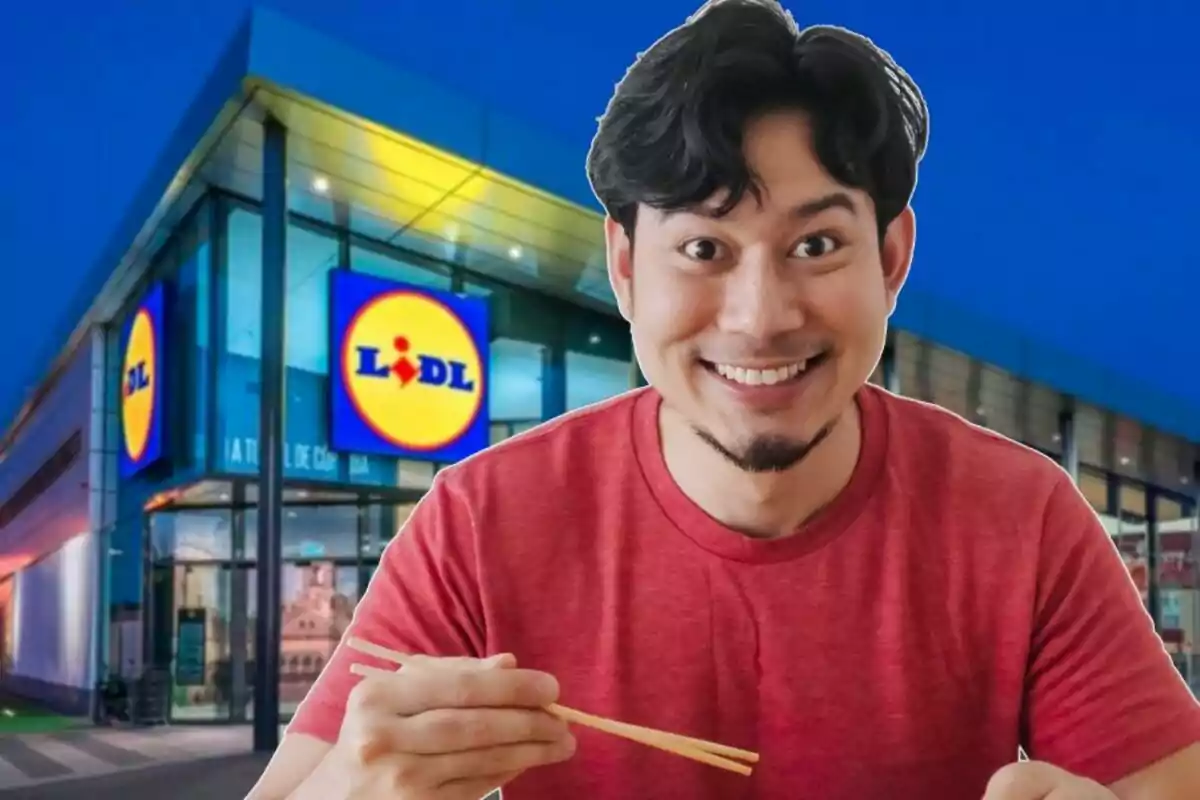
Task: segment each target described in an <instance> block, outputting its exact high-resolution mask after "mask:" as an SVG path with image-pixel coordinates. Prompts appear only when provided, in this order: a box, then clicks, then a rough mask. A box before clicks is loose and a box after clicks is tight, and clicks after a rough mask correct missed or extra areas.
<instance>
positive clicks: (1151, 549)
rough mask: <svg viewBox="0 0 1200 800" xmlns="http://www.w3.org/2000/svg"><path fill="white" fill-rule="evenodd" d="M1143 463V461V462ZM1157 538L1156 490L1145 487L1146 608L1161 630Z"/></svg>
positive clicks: (1160, 560)
mask: <svg viewBox="0 0 1200 800" xmlns="http://www.w3.org/2000/svg"><path fill="white" fill-rule="evenodd" d="M1143 463H1144V462H1143ZM1160 546H1161V543H1160V541H1159V538H1158V490H1157V489H1155V488H1154V487H1153V486H1147V487H1146V572H1147V581H1146V610H1147V611H1149V612H1150V619H1152V620H1154V628H1155V630H1157V631H1159V632H1161V631H1162V570H1161V568H1160V566H1159V565H1160V564H1161V563H1162V554H1161V551H1160Z"/></svg>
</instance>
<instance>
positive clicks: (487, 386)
mask: <svg viewBox="0 0 1200 800" xmlns="http://www.w3.org/2000/svg"><path fill="white" fill-rule="evenodd" d="M295 53H303V54H304V57H303V58H296V57H294V54H295ZM583 157H584V152H583V151H582V149H581V148H579V147H568V146H566V145H564V144H562V143H560V142H558V141H556V140H554V139H552V138H550V137H548V136H545V135H543V134H542V133H540V132H538V131H536V130H533V129H531V128H529V127H527V126H525V125H524V124H522V123H521V122H520V121H518V120H515V119H510V118H507V117H505V116H504V115H503V114H500V113H498V112H496V111H494V110H492V109H490V108H487V107H484V106H483V105H481V104H478V103H475V102H473V101H472V100H470V99H468V98H466V97H461V96H458V95H456V94H455V93H453V92H450V91H448V90H445V89H443V88H440V87H439V86H436V85H433V84H431V83H429V82H428V81H426V80H425V79H423V78H419V77H416V76H414V75H410V74H405V73H402V72H400V71H397V70H396V69H394V68H392V67H390V66H388V65H385V64H381V63H379V62H376V61H374V60H371V59H370V58H368V57H367V56H365V55H362V54H359V53H357V52H355V51H353V50H351V49H349V48H347V47H346V46H344V45H342V44H340V43H338V42H334V41H331V40H327V39H325V38H324V37H323V36H321V35H319V34H317V33H314V32H312V31H310V30H307V29H305V28H302V27H300V26H298V25H296V24H294V23H293V22H291V21H289V20H287V19H285V18H283V17H279V16H276V15H274V14H272V13H266V12H256V13H255V14H254V15H253V16H252V17H251V18H250V19H249V20H248V22H247V24H246V25H245V27H244V28H243V29H242V30H241V32H240V33H239V35H238V36H237V37H236V39H235V40H234V41H233V42H232V43H231V44H230V46H229V48H228V50H227V51H226V54H225V56H224V58H223V60H222V62H221V63H220V64H219V66H218V68H217V69H216V70H215V72H214V73H213V76H212V78H211V79H210V81H209V82H208V84H207V86H206V88H205V90H204V92H203V93H202V95H201V96H200V97H199V98H198V99H197V100H196V101H195V103H194V105H193V106H192V109H191V111H190V112H189V114H188V116H187V118H186V119H184V120H183V121H182V123H181V124H180V126H179V129H178V132H177V135H176V137H175V138H174V140H173V141H172V143H171V144H170V145H169V146H168V148H167V150H166V152H165V153H164V154H163V156H162V158H161V159H160V162H159V166H158V168H157V170H156V172H155V173H154V174H153V175H151V176H150V178H149V180H148V183H147V184H146V187H145V189H144V191H143V193H142V195H141V197H140V199H139V201H138V202H137V203H135V204H134V206H133V207H132V208H131V209H130V210H129V212H128V215H127V218H126V224H125V225H124V226H123V227H122V228H121V229H120V230H118V231H117V232H116V233H115V234H114V238H113V244H112V246H111V248H110V249H109V250H108V252H106V253H105V254H103V256H102V257H101V258H100V260H99V261H98V262H97V264H96V266H95V268H94V269H93V271H92V272H91V273H90V274H89V276H88V278H87V282H86V283H85V286H84V291H83V292H82V293H81V295H80V299H79V302H78V304H77V308H76V309H75V312H76V313H75V314H74V316H73V318H72V319H71V322H72V325H73V327H72V328H71V329H70V330H64V331H61V336H60V338H59V339H57V340H55V341H54V342H53V345H54V347H55V348H56V352H57V357H56V358H55V359H54V361H53V366H52V369H50V370H49V372H48V374H47V375H46V376H45V379H44V380H43V381H42V383H41V384H40V385H39V387H38V389H37V391H36V392H35V393H34V394H33V395H32V396H31V397H30V398H29V400H28V402H27V403H26V404H25V406H24V408H22V410H21V411H20V413H19V414H18V415H17V417H16V419H14V420H13V421H12V422H11V425H10V426H9V428H8V430H7V434H6V436H5V438H4V440H3V443H2V448H0V452H2V456H0V458H2V459H3V460H2V461H0V606H2V608H3V617H2V620H3V624H2V627H0V635H2V640H3V675H2V682H3V685H4V686H5V687H6V688H8V689H9V690H11V691H16V692H21V693H26V694H28V695H31V696H35V697H39V698H42V699H45V700H48V701H50V702H52V703H55V704H57V705H59V706H61V707H63V708H65V709H74V710H78V711H81V712H86V711H87V710H88V709H90V708H92V706H93V702H94V693H95V687H96V685H97V682H98V681H100V680H101V679H102V678H104V677H105V676H107V675H113V674H118V675H128V676H133V675H137V674H140V673H142V672H143V671H144V670H147V669H156V670H159V671H163V672H165V674H168V675H169V676H170V680H171V686H172V688H171V703H170V710H169V713H170V716H171V718H172V719H174V720H176V721H196V722H200V721H204V722H239V721H245V720H247V719H248V718H249V717H250V716H251V715H252V714H253V713H254V709H255V708H256V705H255V703H254V697H255V687H256V685H258V686H259V690H260V691H259V693H260V694H263V693H266V694H268V695H271V696H273V697H276V698H277V701H278V704H279V706H280V707H281V709H282V713H283V715H284V716H285V717H286V715H287V713H288V712H289V710H290V709H292V708H294V707H295V704H296V703H297V702H298V701H299V700H300V699H301V698H302V697H303V696H304V694H305V692H306V690H307V688H308V687H309V686H310V685H311V683H312V681H313V680H314V678H315V677H316V675H317V674H318V672H319V671H320V669H321V667H322V666H323V664H324V662H325V660H326V658H327V657H328V656H329V654H330V652H331V650H332V649H333V647H334V645H335V643H336V642H337V641H338V639H339V638H340V636H341V634H342V631H343V630H344V629H345V627H346V625H347V624H348V622H349V621H350V617H351V614H352V611H353V609H354V606H355V603H356V601H357V599H358V598H359V597H360V596H361V594H362V592H363V590H364V588H365V587H366V585H367V582H368V581H369V580H370V578H371V575H372V572H373V570H374V568H375V565H376V563H377V562H378V559H379V556H380V553H381V551H382V549H383V547H384V545H385V544H386V542H387V541H388V539H389V538H390V537H391V536H392V535H393V533H394V532H395V531H396V529H397V527H398V526H399V525H400V524H401V523H402V521H403V520H404V518H405V516H406V515H407V514H408V513H409V512H410V511H411V509H412V507H413V504H414V503H415V502H416V501H417V500H418V499H419V498H420V497H421V496H422V493H423V492H425V491H426V489H427V488H428V487H429V485H430V481H431V480H432V478H433V476H434V474H435V473H436V471H437V470H438V469H439V468H440V467H442V466H443V465H446V464H449V463H453V462H455V461H457V460H459V459H461V458H464V457H466V456H468V455H470V454H471V453H472V452H475V451H477V450H479V449H481V448H483V447H486V446H487V445H488V444H489V443H490V442H496V441H499V440H502V439H504V438H506V437H508V436H511V435H513V434H515V433H518V432H520V431H523V430H525V429H527V428H529V427H531V426H533V425H536V424H538V423H539V422H541V421H543V420H546V419H549V418H552V417H554V416H556V415H559V414H562V413H564V412H567V411H570V410H572V409H576V408H579V407H581V406H584V405H587V404H589V403H592V402H595V401H597V400H600V399H602V398H606V397H610V396H612V395H615V394H618V393H620V392H623V391H626V390H627V389H629V388H630V387H631V386H635V385H637V384H638V383H639V380H640V377H639V373H638V371H637V369H636V367H635V365H634V360H633V357H632V353H631V347H630V337H629V333H628V329H627V326H626V325H625V324H624V323H623V321H622V320H621V319H620V317H619V316H618V315H617V313H616V310H615V307H614V303H613V300H612V297H611V294H610V290H609V288H608V283H607V278H606V275H605V268H604V249H603V231H602V218H601V216H600V213H599V212H598V210H597V209H596V207H595V204H594V201H593V200H592V199H591V196H590V193H589V192H588V189H587V186H586V183H585V178H584V172H583ZM918 268H919V263H918ZM895 323H896V324H895V330H894V333H893V335H892V338H891V340H890V342H889V346H888V348H887V351H886V354H885V356H884V359H883V361H882V362H881V364H880V366H879V368H878V370H877V371H876V374H875V376H874V378H873V380H875V381H876V382H878V383H881V384H884V385H886V386H887V387H888V388H890V389H892V390H893V391H897V392H900V393H903V394H906V395H910V396H914V397H919V398H922V399H926V400H929V401H932V402H934V403H938V404H940V405H942V406H945V407H947V408H949V409H951V410H953V411H955V412H957V413H958V414H960V415H962V416H964V417H966V418H968V419H970V420H972V421H974V422H976V423H978V424H981V425H985V426H987V427H990V428H993V429H995V430H997V431H999V432H1000V433H1003V434H1005V435H1007V436H1010V437H1012V438H1014V439H1017V440H1020V441H1022V442H1025V443H1027V444H1028V445H1030V446H1032V447H1035V448H1037V449H1039V450H1041V451H1043V452H1045V453H1047V454H1049V455H1050V456H1052V457H1053V458H1055V459H1058V460H1059V461H1060V462H1061V463H1062V464H1063V466H1064V467H1065V468H1066V469H1068V470H1069V471H1070V472H1071V473H1073V474H1074V475H1075V477H1076V479H1077V480H1078V483H1079V485H1080V487H1081V488H1082V490H1083V493H1084V494H1085V495H1086V496H1087V498H1088V499H1089V500H1090V501H1091V503H1092V504H1093V506H1094V507H1095V509H1096V511H1097V513H1098V514H1099V515H1100V516H1101V518H1102V519H1103V521H1104V524H1105V525H1106V527H1107V528H1108V530H1109V532H1110V533H1111V534H1112V536H1113V537H1114V540H1115V542H1116V544H1117V546H1118V548H1119V550H1120V552H1121V553H1122V554H1123V555H1124V557H1125V559H1126V561H1127V563H1128V565H1129V567H1130V570H1131V572H1132V575H1133V577H1134V579H1135V580H1136V581H1137V583H1138V584H1139V585H1140V586H1141V587H1142V589H1143V592H1144V595H1145V599H1146V603H1147V605H1148V608H1149V610H1150V611H1151V613H1152V614H1153V615H1154V618H1155V619H1156V621H1157V623H1158V625H1159V628H1160V630H1161V633H1162V637H1163V641H1164V644H1165V646H1166V647H1167V649H1168V650H1169V651H1170V652H1171V653H1173V654H1174V657H1175V659H1176V662H1177V664H1178V666H1179V669H1180V670H1181V671H1182V672H1183V673H1184V674H1185V675H1187V676H1188V678H1189V680H1192V681H1193V685H1194V686H1198V687H1200V675H1198V674H1197V671H1198V669H1200V661H1197V659H1196V658H1195V656H1194V652H1195V649H1194V648H1195V639H1196V636H1197V632H1198V625H1200V597H1198V595H1197V570H1196V564H1195V553H1196V547H1197V524H1196V519H1197V505H1196V493H1195V483H1196V478H1197V457H1198V452H1197V444H1196V439H1197V438H1198V437H1197V432H1196V429H1195V423H1194V420H1195V419H1197V409H1193V408H1190V407H1186V406H1182V405H1180V403H1178V402H1176V401H1174V400H1172V399H1167V398H1163V397H1158V396H1156V395H1155V394H1154V393H1153V392H1152V391H1150V390H1146V391H1134V392H1130V391H1129V388H1128V387H1123V389H1122V391H1120V392H1118V389H1119V388H1121V387H1120V384H1119V382H1115V381H1113V380H1112V379H1111V375H1109V374H1108V373H1106V372H1104V371H1103V369H1102V368H1100V367H1095V366H1091V365H1089V364H1086V363H1084V362H1082V361H1078V360H1076V359H1074V358H1073V357H1072V356H1071V355H1069V354H1067V353H1065V352H1059V351H1056V350H1054V349H1052V348H1050V347H1048V346H1042V345H1040V344H1039V343H1038V342H1036V341H1033V340H1030V339H1029V338H1028V337H1024V336H1022V335H1020V334H1018V333H1016V332H1014V331H1012V330H1008V329H1006V328H1004V327H1003V326H1001V325H996V324H991V323H989V322H988V321H987V320H983V319H981V318H978V317H975V316H972V315H969V314H966V313H964V312H962V311H960V310H958V309H956V308H955V307H954V306H953V305H951V304H949V303H947V302H944V301H942V300H940V299H938V298H937V297H934V296H932V295H928V294H923V293H922V292H920V291H918V290H915V289H914V290H913V291H911V292H909V293H908V294H906V295H905V297H904V298H903V299H902V301H901V307H900V310H899V312H898V313H897V316H896V319H895ZM1131 396H1136V398H1137V400H1136V402H1131V401H1130V400H1129V398H1130V397H1131ZM280 410H282V413H280ZM1189 425H1191V426H1192V427H1191V428H1189V427H1188V426H1189ZM1189 439H1190V441H1189ZM530 490H531V491H536V487H530ZM261 535H265V536H267V537H268V538H269V540H268V541H260V538H261ZM264 557H265V558H267V559H268V560H269V561H270V563H277V564H279V565H280V566H279V568H278V569H271V568H269V567H265V566H263V562H262V561H261V559H262V558H264ZM931 557H936V554H931ZM264 601H265V602H266V603H267V608H268V610H269V613H267V612H264V605H263V603H264ZM261 642H268V643H269V647H270V648H271V649H275V647H276V645H275V644H274V643H275V642H278V645H277V652H274V653H273V654H270V653H269V654H267V656H266V657H264V658H260V657H259V656H260V653H259V652H257V651H258V650H259V648H260V646H261ZM264 665H265V666H264ZM264 680H266V681H269V683H270V686H269V687H268V688H265V689H264V688H263V687H262V686H261V684H262V682H263V681H264ZM264 702H265V701H264ZM258 707H260V708H262V707H264V706H258Z"/></svg>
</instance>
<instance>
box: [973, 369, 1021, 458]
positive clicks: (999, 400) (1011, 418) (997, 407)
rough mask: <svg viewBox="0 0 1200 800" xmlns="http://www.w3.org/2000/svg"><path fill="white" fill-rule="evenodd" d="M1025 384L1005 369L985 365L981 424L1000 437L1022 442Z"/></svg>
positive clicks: (981, 383)
mask: <svg viewBox="0 0 1200 800" xmlns="http://www.w3.org/2000/svg"><path fill="white" fill-rule="evenodd" d="M1021 397H1022V391H1021V385H1020V382H1019V381H1017V379H1016V378H1014V377H1013V376H1012V375H1010V374H1009V373H1007V372H1005V371H1004V370H1001V369H997V368H996V367H991V366H987V365H984V366H983V367H982V369H981V372H980V397H979V409H978V411H979V421H980V422H983V423H985V424H986V425H987V426H988V427H989V428H991V429H992V430H994V431H996V432H997V433H999V434H1002V435H1004V436H1007V437H1009V438H1010V439H1016V440H1018V441H1020V440H1021V439H1022V438H1023V434H1025V431H1022V430H1021V427H1022V425H1021V421H1022V420H1021V410H1020V408H1019V400H1020V399H1021Z"/></svg>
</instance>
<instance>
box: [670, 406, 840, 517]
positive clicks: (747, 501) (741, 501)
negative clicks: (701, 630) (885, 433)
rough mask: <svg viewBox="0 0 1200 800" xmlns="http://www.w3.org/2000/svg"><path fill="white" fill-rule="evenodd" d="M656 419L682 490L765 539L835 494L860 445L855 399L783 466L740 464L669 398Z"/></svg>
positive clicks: (715, 513) (707, 508)
mask: <svg viewBox="0 0 1200 800" xmlns="http://www.w3.org/2000/svg"><path fill="white" fill-rule="evenodd" d="M658 425H659V432H660V436H661V441H662V448H663V457H664V459H665V460H666V463H667V469H668V470H669V471H670V473H671V477H672V478H674V479H675V483H676V484H678V485H679V488H680V489H681V490H682V491H683V493H684V494H685V495H687V496H688V498H690V499H691V500H692V502H694V503H695V504H696V505H698V506H700V508H702V509H703V510H704V511H705V512H706V513H707V514H708V515H709V516H711V517H713V518H714V519H716V520H717V521H718V522H720V523H721V524H723V525H725V526H726V527H728V528H731V529H733V530H736V531H739V532H741V533H744V534H746V535H747V536H753V537H756V538H763V539H774V538H779V537H783V536H790V535H791V534H793V533H795V532H797V530H798V529H799V528H800V527H801V526H802V525H803V524H804V523H805V522H807V521H808V520H809V519H811V518H812V517H813V516H814V515H815V514H817V512H819V511H820V510H821V509H823V508H824V507H825V506H827V505H828V504H829V503H830V502H831V501H832V500H833V499H834V498H835V497H837V495H838V494H839V493H840V492H841V491H842V489H844V488H845V487H846V485H847V484H848V483H849V482H850V478H851V476H852V475H853V474H854V467H855V465H856V464H857V463H858V454H859V451H860V450H861V448H862V424H861V420H860V417H859V411H858V406H857V404H855V403H852V404H851V406H850V408H848V409H847V410H846V411H845V412H844V413H843V414H842V417H841V418H840V419H839V420H838V421H837V423H836V424H835V425H834V426H833V428H832V430H830V432H829V435H828V436H827V437H826V438H825V440H824V441H822V442H820V443H819V444H818V445H817V446H816V447H814V448H813V450H812V452H810V453H809V454H808V455H807V456H805V458H804V459H803V460H801V461H800V463H799V464H796V465H795V466H794V467H792V468H791V469H789V470H787V471H785V472H767V473H757V474H756V473H750V472H746V471H745V470H742V469H739V468H738V467H736V466H734V465H733V464H732V463H730V462H729V460H728V459H726V458H725V457H724V456H722V455H721V454H720V453H718V452H717V451H716V450H715V449H713V448H712V446H710V445H709V444H707V443H706V442H704V441H702V440H701V439H700V437H699V436H697V435H696V433H695V431H694V430H693V429H692V428H691V426H690V425H689V424H688V423H687V421H686V420H684V419H683V418H682V417H680V416H679V415H678V414H676V413H675V412H674V411H672V410H671V409H670V408H668V406H667V405H666V404H665V403H664V404H663V405H662V406H661V410H660V412H659V420H658Z"/></svg>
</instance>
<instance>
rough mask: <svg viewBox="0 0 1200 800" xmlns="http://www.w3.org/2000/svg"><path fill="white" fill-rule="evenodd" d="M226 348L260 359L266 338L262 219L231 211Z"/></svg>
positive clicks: (226, 235)
mask: <svg viewBox="0 0 1200 800" xmlns="http://www.w3.org/2000/svg"><path fill="white" fill-rule="evenodd" d="M225 242H226V244H225V247H226V249H225V275H224V278H225V297H224V307H225V308H224V310H225V351H226V352H227V353H230V354H232V355H238V356H244V357H246V358H254V359H257V358H258V355H259V352H260V346H259V345H260V342H261V340H262V219H261V218H260V217H259V216H258V214H256V213H254V212H252V211H247V210H246V209H244V208H235V209H233V210H232V211H231V212H230V213H229V217H228V222H227V226H226V233H225Z"/></svg>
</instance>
